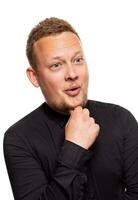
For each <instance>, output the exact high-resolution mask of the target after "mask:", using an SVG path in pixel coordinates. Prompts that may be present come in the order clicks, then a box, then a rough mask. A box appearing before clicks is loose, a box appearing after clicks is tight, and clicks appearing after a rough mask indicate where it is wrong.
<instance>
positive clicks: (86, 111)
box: [83, 108, 90, 116]
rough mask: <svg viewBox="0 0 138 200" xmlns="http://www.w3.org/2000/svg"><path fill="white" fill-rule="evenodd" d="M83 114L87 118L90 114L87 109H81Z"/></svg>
mask: <svg viewBox="0 0 138 200" xmlns="http://www.w3.org/2000/svg"><path fill="white" fill-rule="evenodd" d="M83 114H85V115H86V116H89V115H90V112H89V110H88V109H87V108H84V109H83Z"/></svg>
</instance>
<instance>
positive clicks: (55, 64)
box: [50, 63, 61, 69]
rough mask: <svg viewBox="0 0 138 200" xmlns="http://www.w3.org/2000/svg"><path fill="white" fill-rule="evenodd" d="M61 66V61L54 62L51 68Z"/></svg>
mask: <svg viewBox="0 0 138 200" xmlns="http://www.w3.org/2000/svg"><path fill="white" fill-rule="evenodd" d="M60 66H61V64H60V63H54V64H52V65H51V66H50V68H52V69H56V68H59V67H60Z"/></svg>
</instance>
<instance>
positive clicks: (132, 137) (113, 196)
mask: <svg viewBox="0 0 138 200" xmlns="http://www.w3.org/2000/svg"><path fill="white" fill-rule="evenodd" d="M86 107H87V108H88V109H89V111H90V115H91V116H92V117H94V118H95V121H96V122H97V123H98V124H99V125H100V134H99V136H98V138H97V140H96V142H95V143H94V144H93V145H92V146H91V147H90V148H89V150H86V149H84V148H82V147H80V146H78V145H76V144H74V143H72V142H69V141H66V140H65V136H64V127H65V125H66V123H67V121H68V118H69V116H65V115H62V114H59V113H56V112H55V111H53V110H52V109H51V108H49V106H48V105H47V104H46V103H43V104H42V105H41V106H40V107H39V108H37V109H36V110H34V111H33V112H32V113H30V114H29V115H27V116H26V117H24V118H23V119H21V120H20V121H18V122H17V123H16V124H14V125H13V126H12V127H10V128H9V129H8V130H7V131H6V134H5V137H4V154H5V161H6V165H7V169H8V174H9V178H10V181H11V185H12V189H13V194H14V197H15V199H16V200H89V199H91V200H138V123H137V121H136V120H135V118H134V117H133V115H132V114H131V113H130V112H129V111H127V110H126V109H124V108H122V107H120V106H117V105H113V104H107V103H101V102H97V101H91V100H89V101H88V102H87V105H86ZM84 134H85V133H84Z"/></svg>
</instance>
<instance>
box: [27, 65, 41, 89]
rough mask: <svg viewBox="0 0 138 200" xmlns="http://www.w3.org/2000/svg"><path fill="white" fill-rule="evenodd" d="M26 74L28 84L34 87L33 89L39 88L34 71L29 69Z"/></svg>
mask: <svg viewBox="0 0 138 200" xmlns="http://www.w3.org/2000/svg"><path fill="white" fill-rule="evenodd" d="M26 74H27V77H28V79H29V80H30V82H31V83H32V84H33V85H34V86H35V87H39V82H38V78H37V73H36V71H35V70H34V69H33V68H32V67H29V68H27V70H26Z"/></svg>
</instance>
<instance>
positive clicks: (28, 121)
mask: <svg viewBox="0 0 138 200" xmlns="http://www.w3.org/2000/svg"><path fill="white" fill-rule="evenodd" d="M45 118H46V112H45V103H43V104H42V105H40V106H39V107H38V108H36V109H35V110H33V111H32V112H31V113H29V114H27V115H26V116H25V117H23V118H22V119H20V120H19V121H17V122H16V123H15V124H13V125H12V126H11V127H9V128H8V129H7V131H6V132H5V137H7V136H11V135H17V134H18V136H19V137H20V136H22V135H29V134H30V133H31V132H32V131H33V130H37V129H38V127H39V126H40V124H42V123H44V120H45Z"/></svg>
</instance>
